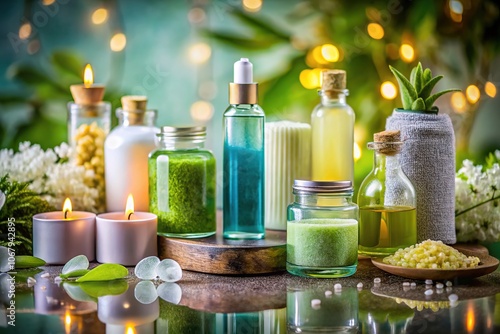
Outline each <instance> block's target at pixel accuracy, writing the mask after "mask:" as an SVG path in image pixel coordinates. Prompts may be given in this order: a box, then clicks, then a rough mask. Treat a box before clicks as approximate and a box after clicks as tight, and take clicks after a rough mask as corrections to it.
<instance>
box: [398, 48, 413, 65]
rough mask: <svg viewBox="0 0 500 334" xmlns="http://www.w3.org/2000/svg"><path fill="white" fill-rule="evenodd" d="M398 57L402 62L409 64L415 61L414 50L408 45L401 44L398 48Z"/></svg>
mask: <svg viewBox="0 0 500 334" xmlns="http://www.w3.org/2000/svg"><path fill="white" fill-rule="evenodd" d="M399 55H400V56H401V59H402V60H403V61H404V62H407V63H410V62H412V61H413V59H415V50H414V49H413V46H411V45H410V44H402V45H401V47H400V48H399Z"/></svg>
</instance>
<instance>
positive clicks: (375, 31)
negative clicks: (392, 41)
mask: <svg viewBox="0 0 500 334" xmlns="http://www.w3.org/2000/svg"><path fill="white" fill-rule="evenodd" d="M366 30H367V31H368V35H370V37H371V38H373V39H382V38H383V37H384V28H383V27H382V26H381V25H380V24H378V23H373V22H372V23H370V24H368V26H367V27H366Z"/></svg>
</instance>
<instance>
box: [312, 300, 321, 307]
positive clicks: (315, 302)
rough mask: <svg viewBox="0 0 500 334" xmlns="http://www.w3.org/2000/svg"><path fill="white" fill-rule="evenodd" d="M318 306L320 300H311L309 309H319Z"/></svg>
mask: <svg viewBox="0 0 500 334" xmlns="http://www.w3.org/2000/svg"><path fill="white" fill-rule="evenodd" d="M320 306H321V300H319V299H313V300H311V307H312V308H313V309H319V308H320Z"/></svg>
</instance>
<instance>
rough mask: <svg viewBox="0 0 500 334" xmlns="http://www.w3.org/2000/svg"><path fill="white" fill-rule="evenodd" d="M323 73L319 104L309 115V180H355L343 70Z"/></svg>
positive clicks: (351, 115) (351, 121)
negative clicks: (310, 155)
mask: <svg viewBox="0 0 500 334" xmlns="http://www.w3.org/2000/svg"><path fill="white" fill-rule="evenodd" d="M322 76H323V81H322V85H321V90H320V91H319V94H320V96H321V103H320V104H318V105H317V106H316V107H315V108H314V110H313V112H312V114H311V134H312V138H311V139H312V145H311V153H312V179H313V180H316V181H338V180H349V181H354V156H353V148H354V120H355V114H354V111H353V110H352V108H351V107H350V106H349V105H348V104H347V103H346V96H347V95H348V94H349V91H348V90H347V89H346V72H345V71H343V70H327V71H323V72H322Z"/></svg>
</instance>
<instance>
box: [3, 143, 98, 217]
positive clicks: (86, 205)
mask: <svg viewBox="0 0 500 334" xmlns="http://www.w3.org/2000/svg"><path fill="white" fill-rule="evenodd" d="M70 155H71V149H70V147H69V146H68V144H66V143H62V144H61V145H60V146H58V147H55V148H54V149H53V150H52V149H48V150H46V151H44V150H43V149H42V148H41V147H40V145H36V144H35V145H31V144H30V143H29V142H23V143H20V144H19V152H17V153H14V151H13V150H9V149H2V150H0V177H2V176H4V175H6V174H9V177H10V179H11V180H15V181H18V182H29V183H30V186H29V188H30V189H31V190H33V191H34V192H35V193H37V194H40V195H41V197H42V198H44V199H45V200H47V202H49V204H51V205H53V206H54V207H56V208H61V207H62V204H63V201H64V199H65V198H66V197H70V198H71V201H72V204H73V209H74V210H85V211H94V212H95V211H96V209H97V208H96V207H97V199H98V195H99V194H98V191H97V189H94V188H92V187H90V186H88V184H92V183H91V182H89V178H90V179H92V178H93V177H94V175H93V174H92V175H89V173H87V171H86V170H85V168H84V167H83V166H76V165H75V164H73V163H72V162H71V160H69V161H68V158H69V157H70Z"/></svg>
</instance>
